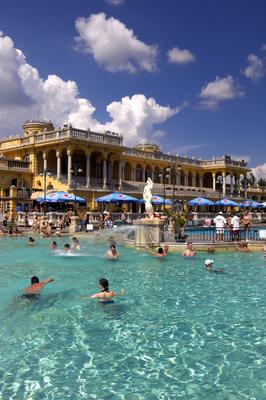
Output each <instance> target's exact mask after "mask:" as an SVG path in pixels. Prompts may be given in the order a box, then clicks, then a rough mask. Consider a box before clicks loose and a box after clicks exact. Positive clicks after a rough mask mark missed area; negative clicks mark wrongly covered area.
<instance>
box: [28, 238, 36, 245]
mask: <svg viewBox="0 0 266 400" xmlns="http://www.w3.org/2000/svg"><path fill="white" fill-rule="evenodd" d="M28 245H30V246H34V245H35V239H34V237H32V236H30V237H29V241H28Z"/></svg>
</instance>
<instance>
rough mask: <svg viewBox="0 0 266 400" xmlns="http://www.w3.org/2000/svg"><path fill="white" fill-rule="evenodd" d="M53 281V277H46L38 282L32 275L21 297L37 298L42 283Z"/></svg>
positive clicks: (42, 285)
mask: <svg viewBox="0 0 266 400" xmlns="http://www.w3.org/2000/svg"><path fill="white" fill-rule="evenodd" d="M53 281H54V279H53V278H48V279H45V280H43V281H41V282H40V281H39V278H38V277H37V276H33V277H32V278H31V284H30V285H29V286H27V287H26V288H25V289H24V294H22V295H21V297H22V298H23V299H28V300H38V299H39V298H40V291H41V290H42V288H43V287H44V285H47V283H50V282H53Z"/></svg>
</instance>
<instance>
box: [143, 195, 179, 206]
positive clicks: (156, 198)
mask: <svg viewBox="0 0 266 400" xmlns="http://www.w3.org/2000/svg"><path fill="white" fill-rule="evenodd" d="M140 202H141V203H145V200H144V199H142V200H140ZM151 202H152V203H153V204H156V205H157V206H160V205H163V204H164V205H166V206H170V205H171V204H172V202H171V200H169V199H166V198H165V197H162V196H159V195H158V194H153V195H152V201H151Z"/></svg>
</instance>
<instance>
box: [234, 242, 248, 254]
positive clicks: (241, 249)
mask: <svg viewBox="0 0 266 400" xmlns="http://www.w3.org/2000/svg"><path fill="white" fill-rule="evenodd" d="M235 246H236V250H237V251H239V252H240V253H249V252H250V250H249V248H248V244H247V243H245V242H244V243H236V244H235Z"/></svg>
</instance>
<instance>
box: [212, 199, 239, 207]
mask: <svg viewBox="0 0 266 400" xmlns="http://www.w3.org/2000/svg"><path fill="white" fill-rule="evenodd" d="M215 205H216V206H230V207H238V206H239V204H238V203H237V202H236V201H233V200H230V199H221V200H219V201H216V202H215Z"/></svg>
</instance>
